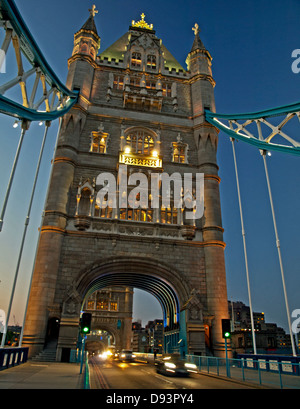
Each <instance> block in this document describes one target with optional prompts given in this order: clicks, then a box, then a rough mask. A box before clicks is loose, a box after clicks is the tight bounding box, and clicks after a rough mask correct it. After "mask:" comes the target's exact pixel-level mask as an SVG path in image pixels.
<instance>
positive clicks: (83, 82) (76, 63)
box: [66, 5, 100, 99]
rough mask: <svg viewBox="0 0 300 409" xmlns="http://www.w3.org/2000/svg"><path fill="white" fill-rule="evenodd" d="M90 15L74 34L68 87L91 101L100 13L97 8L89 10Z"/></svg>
mask: <svg viewBox="0 0 300 409" xmlns="http://www.w3.org/2000/svg"><path fill="white" fill-rule="evenodd" d="M89 12H90V15H89V18H88V19H87V20H86V22H85V23H84V24H83V26H82V27H81V29H80V30H79V31H77V32H76V33H75V34H74V46H73V52H72V57H71V58H69V60H68V66H69V72H68V78H67V83H66V85H67V87H69V88H71V89H75V88H76V89H80V94H81V95H82V96H83V97H85V98H87V99H89V97H90V91H91V85H92V84H91V80H92V78H93V70H94V69H95V68H96V57H97V53H98V51H99V49H100V37H99V35H98V32H97V28H96V24H95V21H94V17H95V14H96V13H98V11H97V10H96V6H95V5H93V7H92V8H91V9H89Z"/></svg>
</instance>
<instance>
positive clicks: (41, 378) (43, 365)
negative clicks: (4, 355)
mask: <svg viewBox="0 0 300 409" xmlns="http://www.w3.org/2000/svg"><path fill="white" fill-rule="evenodd" d="M84 372H85V371H84V369H83V371H82V374H80V364H79V363H63V362H36V361H28V362H26V363H24V364H21V365H19V366H15V367H12V368H9V369H4V370H3V371H0V389H84V376H85V374H84Z"/></svg>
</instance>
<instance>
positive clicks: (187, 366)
mask: <svg viewBox="0 0 300 409" xmlns="http://www.w3.org/2000/svg"><path fill="white" fill-rule="evenodd" d="M184 366H185V367H186V368H190V369H197V366H196V365H195V364H189V363H186V364H184Z"/></svg>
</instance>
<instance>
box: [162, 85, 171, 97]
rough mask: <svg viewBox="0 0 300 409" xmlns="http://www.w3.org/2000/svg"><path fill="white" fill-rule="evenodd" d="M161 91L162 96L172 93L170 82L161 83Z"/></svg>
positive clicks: (168, 95)
mask: <svg viewBox="0 0 300 409" xmlns="http://www.w3.org/2000/svg"><path fill="white" fill-rule="evenodd" d="M162 93H163V96H164V97H170V96H171V95H172V88H171V84H166V83H163V84H162Z"/></svg>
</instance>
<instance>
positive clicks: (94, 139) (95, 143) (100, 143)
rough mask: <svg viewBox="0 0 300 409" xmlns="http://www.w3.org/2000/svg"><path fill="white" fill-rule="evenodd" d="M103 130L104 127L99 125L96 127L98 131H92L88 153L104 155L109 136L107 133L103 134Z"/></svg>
mask: <svg viewBox="0 0 300 409" xmlns="http://www.w3.org/2000/svg"><path fill="white" fill-rule="evenodd" d="M103 130H104V127H103V124H102V123H101V124H100V126H99V127H98V131H92V133H91V145H90V152H94V153H106V151H107V141H108V137H109V134H108V133H107V132H103Z"/></svg>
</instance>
